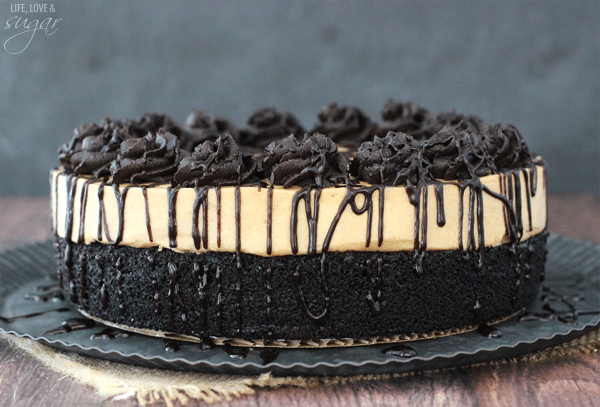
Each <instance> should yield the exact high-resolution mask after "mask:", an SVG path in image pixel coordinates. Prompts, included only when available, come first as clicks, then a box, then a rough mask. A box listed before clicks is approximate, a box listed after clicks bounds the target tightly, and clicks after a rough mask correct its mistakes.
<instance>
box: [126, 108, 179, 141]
mask: <svg viewBox="0 0 600 407" xmlns="http://www.w3.org/2000/svg"><path fill="white" fill-rule="evenodd" d="M126 124H127V127H128V130H129V134H131V136H132V137H138V138H141V137H145V136H146V135H147V134H148V133H151V134H156V133H158V131H159V130H160V129H164V131H166V132H168V133H171V134H173V135H175V136H176V137H178V138H181V137H183V136H184V130H183V128H182V127H181V126H180V125H179V124H177V123H176V122H175V121H174V120H173V119H171V118H170V117H169V116H167V115H166V114H158V113H145V114H144V115H143V116H142V117H141V118H140V119H139V120H129V121H128V122H127V123H126Z"/></svg>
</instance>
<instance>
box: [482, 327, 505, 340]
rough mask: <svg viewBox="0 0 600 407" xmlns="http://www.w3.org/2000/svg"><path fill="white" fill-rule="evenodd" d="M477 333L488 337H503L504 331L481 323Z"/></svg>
mask: <svg viewBox="0 0 600 407" xmlns="http://www.w3.org/2000/svg"><path fill="white" fill-rule="evenodd" d="M477 333H478V334H479V335H482V336H485V337H488V338H501V337H502V332H500V331H499V330H498V329H496V328H494V327H493V326H490V325H488V324H479V326H478V327H477Z"/></svg>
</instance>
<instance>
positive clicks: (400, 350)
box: [381, 343, 417, 359]
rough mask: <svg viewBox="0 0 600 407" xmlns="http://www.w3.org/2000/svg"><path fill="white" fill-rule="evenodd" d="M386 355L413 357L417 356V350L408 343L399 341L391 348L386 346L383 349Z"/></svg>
mask: <svg viewBox="0 0 600 407" xmlns="http://www.w3.org/2000/svg"><path fill="white" fill-rule="evenodd" d="M381 353H383V354H384V355H386V356H395V357H398V358H406V359H408V358H412V357H415V356H417V351H415V350H414V349H413V348H411V347H410V346H408V345H404V344H403V343H399V344H397V345H394V346H392V347H390V348H385V349H384V350H382V351H381Z"/></svg>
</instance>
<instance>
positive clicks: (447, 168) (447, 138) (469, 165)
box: [422, 125, 497, 180]
mask: <svg viewBox="0 0 600 407" xmlns="http://www.w3.org/2000/svg"><path fill="white" fill-rule="evenodd" d="M422 148H423V150H424V155H425V157H427V159H428V160H429V162H430V163H431V166H430V168H429V172H430V174H431V176H432V177H434V178H437V179H444V180H463V179H472V178H475V177H476V176H477V177H484V176H486V175H489V174H492V173H496V172H497V171H496V166H495V165H494V161H493V159H492V157H491V156H490V154H489V152H488V151H487V149H486V145H485V144H484V143H483V140H482V138H481V136H480V135H479V134H477V133H475V132H474V131H473V129H471V128H470V127H467V128H464V126H462V125H458V126H446V127H444V128H443V129H442V130H440V131H439V132H437V133H436V134H435V135H434V136H433V137H431V138H430V139H429V140H427V141H425V142H423V143H422Z"/></svg>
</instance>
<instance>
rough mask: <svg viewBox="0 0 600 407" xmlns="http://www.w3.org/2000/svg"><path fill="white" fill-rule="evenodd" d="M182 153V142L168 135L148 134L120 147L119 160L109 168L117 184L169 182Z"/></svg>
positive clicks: (160, 132) (166, 133)
mask: <svg viewBox="0 0 600 407" xmlns="http://www.w3.org/2000/svg"><path fill="white" fill-rule="evenodd" d="M180 159H181V151H180V149H179V139H178V138H177V137H176V136H175V135H173V134H171V133H169V132H166V131H163V130H159V131H158V133H156V134H152V133H148V134H147V135H146V136H145V137H139V138H130V139H127V140H125V141H123V142H122V143H121V146H120V152H119V156H118V158H117V159H116V160H115V161H113V163H112V165H111V166H110V172H111V174H112V180H113V182H114V183H117V184H119V183H122V182H131V183H143V182H170V181H171V180H172V179H173V174H174V173H175V171H176V170H177V166H178V165H179V160H180Z"/></svg>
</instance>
